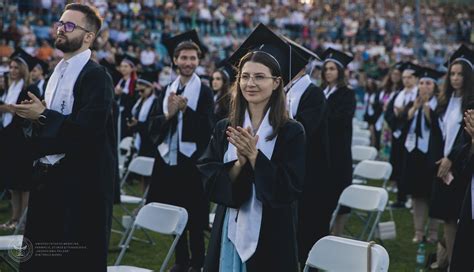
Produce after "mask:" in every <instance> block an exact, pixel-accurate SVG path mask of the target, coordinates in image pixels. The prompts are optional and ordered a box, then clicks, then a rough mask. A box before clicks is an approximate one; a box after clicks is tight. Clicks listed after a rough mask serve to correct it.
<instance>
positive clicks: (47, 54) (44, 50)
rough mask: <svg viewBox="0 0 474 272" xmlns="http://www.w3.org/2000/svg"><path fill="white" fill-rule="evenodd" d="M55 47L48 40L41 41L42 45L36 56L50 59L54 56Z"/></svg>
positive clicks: (43, 59) (41, 58) (45, 59)
mask: <svg viewBox="0 0 474 272" xmlns="http://www.w3.org/2000/svg"><path fill="white" fill-rule="evenodd" d="M53 53H54V49H53V48H52V47H51V46H50V45H49V43H48V41H46V40H43V41H41V47H40V48H39V49H38V52H37V53H36V57H37V58H39V59H40V60H42V61H48V60H50V59H51V58H52V57H53Z"/></svg>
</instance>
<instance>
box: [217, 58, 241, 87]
mask: <svg viewBox="0 0 474 272" xmlns="http://www.w3.org/2000/svg"><path fill="white" fill-rule="evenodd" d="M217 69H218V70H219V71H222V72H223V73H224V74H225V76H226V77H227V78H228V79H229V80H228V81H229V84H230V85H232V84H233V83H234V82H235V80H236V79H237V78H236V77H237V71H236V69H235V67H234V66H232V65H231V64H230V63H229V62H228V61H227V60H223V61H221V62H219V64H217Z"/></svg>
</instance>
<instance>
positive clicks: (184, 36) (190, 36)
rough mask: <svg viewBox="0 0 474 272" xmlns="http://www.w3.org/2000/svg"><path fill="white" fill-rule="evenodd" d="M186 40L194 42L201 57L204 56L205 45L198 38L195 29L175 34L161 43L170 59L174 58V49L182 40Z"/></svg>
mask: <svg viewBox="0 0 474 272" xmlns="http://www.w3.org/2000/svg"><path fill="white" fill-rule="evenodd" d="M186 41H191V42H194V43H195V44H196V45H197V46H198V47H199V49H201V56H200V57H201V58H203V57H204V56H205V54H206V53H207V51H208V50H207V47H205V46H204V45H203V44H202V43H201V40H200V39H199V36H198V33H197V31H196V30H195V29H193V30H190V31H187V32H184V33H181V34H178V35H176V36H173V37H171V38H169V39H166V40H163V44H164V45H165V47H166V50H167V51H168V55H169V56H170V57H171V59H173V58H174V50H175V49H176V47H178V45H179V44H180V43H182V42H186Z"/></svg>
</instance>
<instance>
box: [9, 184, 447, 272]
mask: <svg viewBox="0 0 474 272" xmlns="http://www.w3.org/2000/svg"><path fill="white" fill-rule="evenodd" d="M135 189H137V188H135ZM390 197H391V198H394V195H391V196H390ZM130 208H131V209H133V206H131V207H130ZM9 215H10V210H9V205H8V201H6V200H3V201H0V222H4V221H6V220H7V219H8V218H9ZM122 215H123V210H122V209H121V207H119V206H116V207H115V208H114V216H115V217H116V218H118V219H119V220H121V217H122ZM393 215H394V218H395V222H396V228H397V239H396V240H392V241H383V244H382V245H383V246H384V247H385V248H386V249H387V251H388V253H389V256H390V268H389V271H415V268H416V267H415V258H416V250H417V245H415V244H413V243H412V242H411V239H412V237H413V219H412V214H411V213H410V212H409V210H408V209H401V210H394V212H393ZM388 220H390V216H389V214H388V212H386V213H384V214H383V217H382V220H381V221H382V222H384V221H388ZM348 225H349V227H350V230H352V231H357V230H358V228H359V226H358V223H357V222H356V219H355V218H352V219H351V220H349V222H348ZM113 228H114V229H119V226H118V224H117V223H115V222H114V227H113ZM440 231H441V230H440ZM440 233H441V232H440ZM0 234H1V235H6V234H9V233H7V232H4V231H3V232H1V231H0ZM136 234H137V235H136V236H137V237H139V238H144V237H145V236H144V235H143V233H142V232H141V231H137V232H136ZM151 236H152V238H153V239H154V241H155V242H156V245H151V244H146V243H143V242H137V241H132V243H131V246H130V248H129V249H128V250H127V252H126V254H125V257H124V258H123V260H122V264H124V265H125V264H126V265H133V266H139V267H143V268H148V269H153V270H155V271H159V269H160V266H161V263H162V261H163V259H164V258H165V256H166V253H167V251H168V248H169V246H170V245H171V242H172V237H170V236H163V235H158V234H151ZM206 236H207V237H208V236H209V235H208V233H207V234H206ZM119 240H120V235H119V234H116V233H112V237H111V241H110V251H109V258H108V263H109V265H113V263H114V261H115V259H116V258H117V256H118V251H119V250H118V247H117V244H118V242H119ZM376 242H377V243H379V244H380V243H381V242H380V241H378V240H377V241H376ZM426 251H427V253H432V252H435V246H433V245H428V247H427V250H426ZM173 263H174V257H173V258H172V259H171V261H170V265H169V266H171V265H172V264H173ZM3 271H12V270H11V269H10V268H9V267H8V266H7V265H6V264H5V263H1V264H0V272H3Z"/></svg>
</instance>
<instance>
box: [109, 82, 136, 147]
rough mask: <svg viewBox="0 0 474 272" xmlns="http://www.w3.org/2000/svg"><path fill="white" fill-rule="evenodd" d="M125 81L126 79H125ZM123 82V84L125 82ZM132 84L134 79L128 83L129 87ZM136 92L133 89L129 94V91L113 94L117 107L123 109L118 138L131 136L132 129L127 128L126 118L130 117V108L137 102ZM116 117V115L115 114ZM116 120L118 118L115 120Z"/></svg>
mask: <svg viewBox="0 0 474 272" xmlns="http://www.w3.org/2000/svg"><path fill="white" fill-rule="evenodd" d="M125 83H126V81H125ZM125 83H123V84H125ZM133 84H136V81H135V82H132V83H130V87H129V88H131V87H132V85H133ZM137 93H138V92H137V91H135V92H134V93H133V94H130V93H128V94H127V93H122V94H120V95H116V96H115V100H116V101H117V103H119V107H123V111H122V114H121V116H120V118H121V119H120V124H119V125H120V126H121V127H120V128H121V130H120V138H121V139H123V138H125V137H127V136H132V131H131V130H130V129H128V126H127V119H128V118H131V117H132V108H133V106H134V105H135V103H136V102H137V100H138V94H137ZM117 118H118V116H117ZM117 122H118V120H117ZM121 139H120V140H121Z"/></svg>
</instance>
